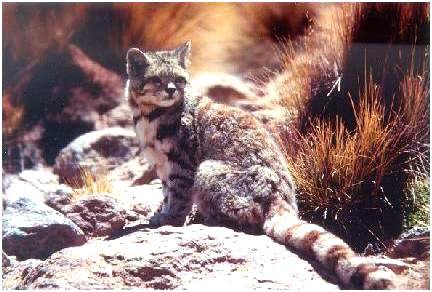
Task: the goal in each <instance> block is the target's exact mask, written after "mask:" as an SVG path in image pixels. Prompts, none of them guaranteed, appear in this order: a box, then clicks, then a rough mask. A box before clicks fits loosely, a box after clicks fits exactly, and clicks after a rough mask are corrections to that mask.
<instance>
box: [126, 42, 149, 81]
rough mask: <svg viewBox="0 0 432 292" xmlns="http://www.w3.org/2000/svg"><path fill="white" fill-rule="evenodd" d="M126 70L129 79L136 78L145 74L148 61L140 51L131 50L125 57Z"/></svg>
mask: <svg viewBox="0 0 432 292" xmlns="http://www.w3.org/2000/svg"><path fill="white" fill-rule="evenodd" d="M126 60H127V65H126V70H127V73H128V75H129V76H130V77H136V76H138V75H141V74H143V73H144V72H145V70H146V69H147V67H148V65H149V59H148V57H147V56H146V55H145V53H144V52H142V51H141V50H140V49H137V48H131V49H129V50H128V52H127V55H126Z"/></svg>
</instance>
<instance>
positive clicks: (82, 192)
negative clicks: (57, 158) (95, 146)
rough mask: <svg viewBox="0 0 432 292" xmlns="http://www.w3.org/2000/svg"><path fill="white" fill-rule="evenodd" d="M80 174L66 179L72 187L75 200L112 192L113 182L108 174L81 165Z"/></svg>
mask: <svg viewBox="0 0 432 292" xmlns="http://www.w3.org/2000/svg"><path fill="white" fill-rule="evenodd" d="M78 169H79V172H80V175H79V176H78V177H76V178H69V179H65V180H66V182H67V184H68V185H69V186H70V187H71V188H72V190H73V193H72V196H73V198H74V199H75V200H78V199H79V198H82V197H84V196H89V195H98V194H101V193H104V194H109V193H112V182H111V179H110V177H109V175H108V174H106V173H104V172H101V173H98V174H96V173H94V172H92V171H91V170H90V169H89V168H86V167H82V166H79V167H78Z"/></svg>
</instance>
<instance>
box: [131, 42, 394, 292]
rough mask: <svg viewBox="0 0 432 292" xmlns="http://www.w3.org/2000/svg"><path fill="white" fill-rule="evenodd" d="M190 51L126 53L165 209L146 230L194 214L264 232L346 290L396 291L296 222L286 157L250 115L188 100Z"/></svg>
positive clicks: (136, 117)
mask: <svg viewBox="0 0 432 292" xmlns="http://www.w3.org/2000/svg"><path fill="white" fill-rule="evenodd" d="M190 50H191V44H190V42H187V43H186V44H184V45H183V46H181V47H179V48H177V49H174V50H169V51H157V52H142V51H141V50H139V49H137V48H131V49H129V51H128V53H127V73H128V77H129V79H128V81H127V85H126V96H127V98H128V102H129V104H130V106H131V108H132V111H133V121H134V124H135V130H136V134H137V137H138V139H139V142H140V147H141V149H142V151H143V154H144V155H145V157H146V158H147V159H148V160H149V161H150V162H151V163H153V164H155V166H156V169H157V174H158V177H159V178H160V179H161V181H162V185H163V194H164V201H163V204H162V206H161V208H160V209H159V211H158V213H156V214H155V215H154V216H153V217H152V218H151V220H150V224H151V225H153V226H156V227H157V226H161V225H166V224H169V225H174V226H181V225H183V224H184V223H185V220H186V217H187V216H188V214H189V213H190V212H191V209H192V206H196V208H197V211H198V214H199V217H200V219H201V220H202V222H203V223H205V224H211V225H213V224H222V225H229V226H236V227H242V228H245V229H252V230H260V231H264V232H265V233H266V234H267V235H268V236H270V237H271V238H273V239H274V240H275V241H277V242H279V243H282V244H284V245H286V246H288V247H290V248H293V249H295V250H297V251H299V252H301V253H302V254H305V255H307V256H309V257H310V258H311V259H314V260H317V261H318V262H319V263H320V264H321V265H322V266H323V267H324V268H326V269H327V271H329V272H330V273H332V274H334V275H336V276H337V278H338V279H339V281H340V282H341V284H342V285H343V286H344V287H351V288H363V289H388V288H392V287H394V283H393V278H394V276H395V275H394V274H393V273H392V272H391V271H390V270H388V269H386V268H384V267H378V266H376V265H374V264H373V263H369V262H368V260H367V259H366V258H364V257H361V256H358V255H356V254H355V253H354V252H353V251H352V250H351V249H350V247H349V246H348V245H347V244H346V243H345V242H344V241H343V240H342V239H340V238H338V237H336V236H335V235H333V234H331V233H329V232H327V231H326V230H324V229H323V228H321V227H320V226H317V225H314V224H309V223H307V222H305V221H302V220H301V219H300V218H299V216H298V210H297V203H296V193H295V186H294V183H293V181H292V178H291V176H290V173H289V171H288V168H287V165H286V161H285V159H284V155H283V154H282V151H281V149H280V148H279V147H278V144H277V143H275V141H274V140H273V139H272V136H271V134H270V133H269V132H267V130H265V128H264V127H263V126H262V125H261V124H260V123H259V122H258V121H257V120H256V119H255V118H254V117H253V116H252V115H250V114H249V113H247V112H244V111H242V110H240V109H237V108H233V107H228V106H226V105H222V104H217V103H214V102H212V101H211V100H210V99H209V98H206V97H199V96H192V95H191V94H190V92H191V90H190V88H189V74H188V72H187V68H188V63H189V55H190Z"/></svg>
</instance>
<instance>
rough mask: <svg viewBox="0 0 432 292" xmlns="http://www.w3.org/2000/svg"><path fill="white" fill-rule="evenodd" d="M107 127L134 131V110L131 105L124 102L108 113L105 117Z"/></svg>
mask: <svg viewBox="0 0 432 292" xmlns="http://www.w3.org/2000/svg"><path fill="white" fill-rule="evenodd" d="M104 117H105V120H106V122H105V123H106V125H107V126H108V127H119V126H120V127H122V128H130V129H133V126H134V124H133V119H132V110H131V108H130V106H129V104H128V103H127V102H126V100H125V101H124V102H122V103H121V104H120V105H119V106H117V107H115V108H113V109H112V110H110V111H108V112H107V113H106V114H105V115H104Z"/></svg>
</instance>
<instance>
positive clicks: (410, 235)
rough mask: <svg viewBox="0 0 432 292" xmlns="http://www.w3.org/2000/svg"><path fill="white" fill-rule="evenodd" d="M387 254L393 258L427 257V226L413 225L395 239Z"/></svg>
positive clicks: (428, 247) (428, 241)
mask: <svg viewBox="0 0 432 292" xmlns="http://www.w3.org/2000/svg"><path fill="white" fill-rule="evenodd" d="M388 255H389V256H391V257H393V258H406V257H414V258H417V259H426V258H427V259H428V258H429V256H430V231H429V228H427V227H414V228H412V229H410V230H408V231H406V232H404V233H402V234H401V235H400V236H399V238H398V239H396V240H395V243H394V245H393V247H392V248H391V249H390V250H389V252H388Z"/></svg>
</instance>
